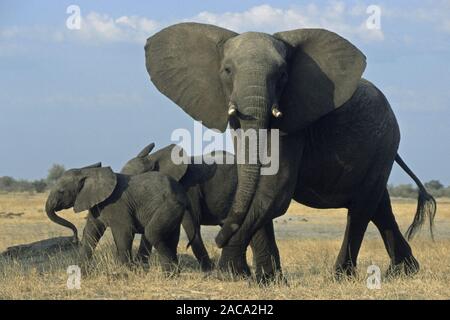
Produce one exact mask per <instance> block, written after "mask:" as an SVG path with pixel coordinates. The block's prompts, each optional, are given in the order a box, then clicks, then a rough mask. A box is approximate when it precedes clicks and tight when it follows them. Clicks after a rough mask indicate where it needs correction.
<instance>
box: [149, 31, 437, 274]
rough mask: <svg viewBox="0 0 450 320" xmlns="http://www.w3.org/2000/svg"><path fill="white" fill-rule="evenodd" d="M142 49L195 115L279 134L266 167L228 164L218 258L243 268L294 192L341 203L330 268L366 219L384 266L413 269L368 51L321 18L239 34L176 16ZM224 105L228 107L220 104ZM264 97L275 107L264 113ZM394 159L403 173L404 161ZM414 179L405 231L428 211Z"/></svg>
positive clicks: (169, 92) (353, 244)
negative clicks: (276, 159) (274, 166)
mask: <svg viewBox="0 0 450 320" xmlns="http://www.w3.org/2000/svg"><path fill="white" fill-rule="evenodd" d="M145 50H146V66H147V70H148V72H149V74H150V78H151V80H152V82H153V83H154V84H155V86H156V87H157V88H158V89H159V90H160V91H161V92H162V93H163V94H165V95H166V96H167V97H169V98H170V99H171V100H173V101H174V102H175V103H177V104H178V105H179V106H180V107H181V108H182V109H183V110H184V111H185V112H187V113H188V114H189V115H191V116H192V117H193V118H194V119H197V120H202V121H203V124H205V125H206V126H208V127H210V128H217V129H219V130H224V129H225V128H226V126H227V124H228V123H229V124H230V126H231V127H232V128H242V129H244V130H247V129H252V128H253V129H264V128H269V129H270V128H278V129H280V130H281V131H283V132H285V133H287V134H288V137H289V139H286V140H285V141H281V150H280V170H279V171H278V173H277V174H276V175H274V176H262V175H260V169H261V164H260V163H257V164H243V165H238V167H237V172H238V187H237V191H236V195H235V198H234V201H233V206H232V209H231V212H230V214H229V215H228V216H227V219H226V221H225V223H224V225H223V228H222V229H221V231H220V232H219V234H218V236H217V237H216V242H217V244H218V245H219V247H224V249H223V251H222V256H221V260H220V263H219V264H220V266H221V267H222V268H225V269H226V268H228V267H229V266H230V265H231V266H232V267H233V269H234V270H235V271H236V272H237V273H246V272H247V269H246V267H245V265H246V263H245V262H244V258H245V249H246V247H247V246H248V244H249V243H250V240H251V239H252V237H253V235H254V234H255V233H256V231H257V230H259V229H260V228H261V227H262V226H263V225H265V224H266V223H267V221H269V220H270V219H273V218H274V217H275V216H274V213H275V212H282V211H283V210H281V209H282V208H284V207H287V206H288V204H289V201H290V200H291V198H294V199H295V200H297V201H299V202H301V203H304V204H307V205H309V206H312V207H317V208H341V207H343V208H347V209H348V225H347V229H346V234H345V237H344V241H343V244H342V248H341V251H340V253H339V256H338V259H337V262H336V272H337V273H338V274H341V273H344V274H352V273H353V272H354V267H355V266H356V258H357V255H358V251H359V248H360V245H361V242H362V239H363V235H364V232H365V230H366V228H367V225H368V223H369V221H373V222H374V223H375V224H376V225H377V227H378V229H379V230H380V233H381V235H382V237H383V240H384V242H385V245H386V248H387V250H388V253H389V256H390V258H391V266H392V268H393V269H395V268H396V266H399V265H404V266H405V269H407V270H405V271H409V270H413V271H416V270H417V269H418V263H417V261H416V260H415V259H414V257H413V255H412V253H411V248H410V247H409V245H408V243H407V242H406V240H405V239H404V238H403V236H402V234H401V233H400V230H399V229H398V226H397V223H396V222H395V218H394V216H393V214H392V210H391V207H390V199H389V195H388V193H387V190H386V183H387V179H388V177H389V174H390V171H391V168H392V164H393V162H394V160H395V159H397V160H398V161H397V162H399V163H402V161H401V159H400V158H399V156H398V155H397V150H398V145H399V140H400V134H399V129H398V125H397V122H396V119H395V116H394V114H393V112H392V110H391V108H390V106H389V103H388V102H387V100H386V98H385V97H384V95H383V94H382V93H381V92H380V91H379V90H378V89H377V88H376V87H375V86H374V85H373V84H371V83H370V82H368V81H366V80H363V79H361V75H362V73H363V71H364V68H365V65H366V63H365V57H364V55H363V54H362V53H361V52H360V51H359V50H358V49H357V48H356V47H354V46H353V45H352V44H351V43H349V42H348V41H347V40H345V39H343V38H342V37H340V36H338V35H336V34H334V33H332V32H329V31H327V30H322V29H298V30H292V31H287V32H280V33H277V34H274V35H269V34H265V33H256V32H248V33H243V34H237V33H235V32H232V31H230V30H226V29H223V28H219V27H216V26H212V25H204V24H197V23H182V24H178V25H174V26H171V27H168V28H166V29H163V30H162V31H160V32H158V33H157V34H155V35H154V36H152V37H150V38H149V39H148V40H147V44H146V47H145ZM230 105H231V106H232V108H234V109H236V111H235V112H230V113H231V115H230V116H229V110H230V109H229V106H230ZM274 107H277V109H278V110H280V111H281V112H282V114H283V116H282V117H278V118H275V117H274V116H272V114H273V111H274ZM246 152H247V153H248V152H249V149H248V148H247V149H246ZM402 168H404V169H405V170H407V171H409V172H410V173H411V174H412V172H411V171H410V170H409V168H407V167H406V165H405V164H404V163H403V165H402ZM411 174H410V175H411ZM411 176H413V179H414V180H415V181H416V183H419V184H420V181H418V179H417V177H415V176H414V175H413V174H412V175H411ZM293 186H294V187H293ZM419 189H420V191H421V193H420V195H419V206H418V210H417V212H416V216H415V220H414V223H413V225H412V227H411V229H410V231H411V232H410V233H409V234H410V235H411V234H413V233H414V230H416V229H417V228H418V227H419V226H420V224H421V223H423V220H424V217H425V216H426V215H427V214H428V216H429V217H430V221H432V217H433V216H434V212H435V206H434V200H433V199H432V197H431V196H429V195H428V194H427V193H426V191H425V189H424V188H423V186H421V184H420V185H419Z"/></svg>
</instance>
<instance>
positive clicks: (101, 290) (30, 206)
mask: <svg viewBox="0 0 450 320" xmlns="http://www.w3.org/2000/svg"><path fill="white" fill-rule="evenodd" d="M44 202H45V195H42V194H41V195H35V194H33V195H30V194H3V195H0V252H1V251H4V250H5V249H6V248H7V247H9V246H13V245H17V244H23V243H30V242H33V241H38V240H43V239H47V238H49V237H55V236H61V235H70V232H69V231H67V230H66V229H65V228H63V227H60V226H58V225H55V224H53V223H52V222H50V221H49V220H48V219H47V217H46V215H45V213H44V211H43V206H44ZM393 207H394V212H395V214H396V217H397V220H398V222H399V225H400V226H401V228H402V230H406V228H407V227H408V225H409V224H410V222H411V221H412V219H413V215H414V212H415V207H416V201H412V200H396V201H394V202H393ZM63 216H65V217H66V218H68V219H70V220H71V221H73V222H75V223H76V225H77V226H78V227H79V228H80V229H81V228H82V227H83V225H84V221H85V220H84V218H85V214H74V213H73V212H72V211H71V210H68V211H67V212H64V213H63ZM345 222H346V215H345V210H315V209H311V208H307V207H304V206H301V205H299V204H295V203H293V204H292V205H291V207H290V208H289V211H288V214H286V215H285V216H283V217H280V218H278V219H277V220H276V223H275V226H276V233H277V239H278V244H279V247H280V253H281V258H282V264H283V269H284V273H285V276H286V278H287V280H288V282H289V286H285V285H271V286H269V287H267V288H262V287H259V286H257V285H255V284H254V283H251V282H249V281H246V280H238V281H228V282H227V281H221V280H218V279H217V278H216V277H215V276H214V275H211V276H206V275H204V274H202V273H201V272H200V270H199V269H198V265H197V263H196V261H195V259H194V258H193V255H192V253H191V251H190V249H188V250H186V249H185V245H186V240H185V238H184V237H183V238H182V240H181V241H180V245H179V255H180V264H181V268H182V271H181V273H180V275H179V276H177V277H174V278H170V279H168V278H165V277H164V276H163V274H162V272H161V271H160V269H159V267H158V265H157V264H156V263H155V262H154V263H152V265H151V267H150V269H149V270H143V269H142V270H139V269H138V270H134V271H129V270H126V269H125V268H124V267H122V266H120V265H118V264H117V263H116V262H115V258H114V253H115V252H114V250H115V248H114V246H113V243H112V239H111V236H110V234H107V235H106V236H105V237H104V238H103V239H102V241H101V242H100V245H99V247H98V249H97V250H96V253H95V261H96V262H97V267H96V269H95V270H94V272H93V273H92V274H90V275H89V276H88V277H86V278H82V280H81V289H79V290H76V289H75V290H69V289H68V288H67V284H66V282H67V273H66V270H67V267H68V266H69V265H72V264H75V263H76V254H74V253H57V254H53V255H51V256H44V257H38V258H36V259H31V260H11V259H4V258H0V299H186V298H187V299H449V298H450V200H448V199H441V200H439V201H438V212H437V215H436V220H435V223H436V242H434V243H433V242H432V241H431V240H430V238H429V236H428V232H427V230H426V229H424V230H423V231H422V233H421V235H420V236H418V237H417V238H416V239H414V240H413V241H412V242H411V246H412V248H413V252H414V254H415V256H416V258H417V259H418V260H419V262H420V263H421V267H422V268H421V271H420V272H419V273H418V274H417V275H416V276H414V277H412V278H407V277H400V278H396V279H384V278H383V279H382V284H381V289H378V290H370V289H368V288H367V286H366V278H367V276H368V275H367V274H366V270H367V267H368V266H369V265H371V264H376V265H378V266H380V268H381V270H382V271H383V272H384V270H385V269H386V268H387V266H388V263H389V261H388V256H387V253H386V250H385V249H384V246H383V243H382V241H381V237H380V236H379V235H378V232H377V231H376V229H375V228H374V227H373V226H370V227H369V230H368V231H367V233H366V237H365V240H364V243H363V246H362V248H361V252H360V256H359V264H358V269H359V275H358V277H357V278H355V279H351V280H344V281H340V282H338V281H335V280H334V278H333V274H332V268H333V264H334V260H335V259H336V256H337V253H338V251H339V248H340V244H341V240H342V237H343V233H344V228H345ZM217 230H218V229H217V227H207V228H205V227H204V228H202V234H204V239H205V242H206V244H207V247H208V249H209V252H210V254H211V256H212V257H214V258H215V259H217V258H218V257H219V253H220V251H219V250H218V249H217V248H216V247H215V246H214V242H213V237H214V235H215V233H216V232H217ZM135 242H136V244H137V240H136V241H135ZM248 260H249V262H250V263H251V252H250V251H249V254H248Z"/></svg>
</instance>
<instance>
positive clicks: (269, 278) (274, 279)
mask: <svg viewBox="0 0 450 320" xmlns="http://www.w3.org/2000/svg"><path fill="white" fill-rule="evenodd" d="M255 277H256V283H258V284H259V285H260V286H262V287H265V286H270V285H281V286H289V283H288V281H287V279H286V277H285V276H284V275H283V273H282V272H281V270H280V271H278V272H274V273H260V272H256V273H255Z"/></svg>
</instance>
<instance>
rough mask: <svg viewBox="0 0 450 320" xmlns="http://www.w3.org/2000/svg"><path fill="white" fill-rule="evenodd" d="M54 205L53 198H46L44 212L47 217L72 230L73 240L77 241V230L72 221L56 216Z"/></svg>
mask: <svg viewBox="0 0 450 320" xmlns="http://www.w3.org/2000/svg"><path fill="white" fill-rule="evenodd" d="M54 208H55V205H54V203H53V200H51V197H49V199H48V200H47V203H46V204H45V212H46V213H47V217H48V218H49V219H50V220H51V221H53V222H54V223H57V224H59V225H61V226H63V227H66V228H69V229H70V230H72V232H73V242H74V243H78V230H77V228H76V227H75V225H73V223H71V222H69V221H67V220H66V219H64V218H61V217H60V216H58V215H57V214H56V212H55V209H54Z"/></svg>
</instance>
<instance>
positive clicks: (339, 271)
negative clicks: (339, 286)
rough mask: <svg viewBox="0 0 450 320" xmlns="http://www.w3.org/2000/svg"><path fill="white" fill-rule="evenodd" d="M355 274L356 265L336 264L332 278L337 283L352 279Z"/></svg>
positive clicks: (347, 263) (348, 263) (349, 263)
mask: <svg viewBox="0 0 450 320" xmlns="http://www.w3.org/2000/svg"><path fill="white" fill-rule="evenodd" d="M356 274H357V269H356V265H354V264H353V263H351V262H346V263H336V264H335V266H334V278H335V279H336V280H337V281H341V280H344V279H349V278H354V277H355V276H356Z"/></svg>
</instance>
